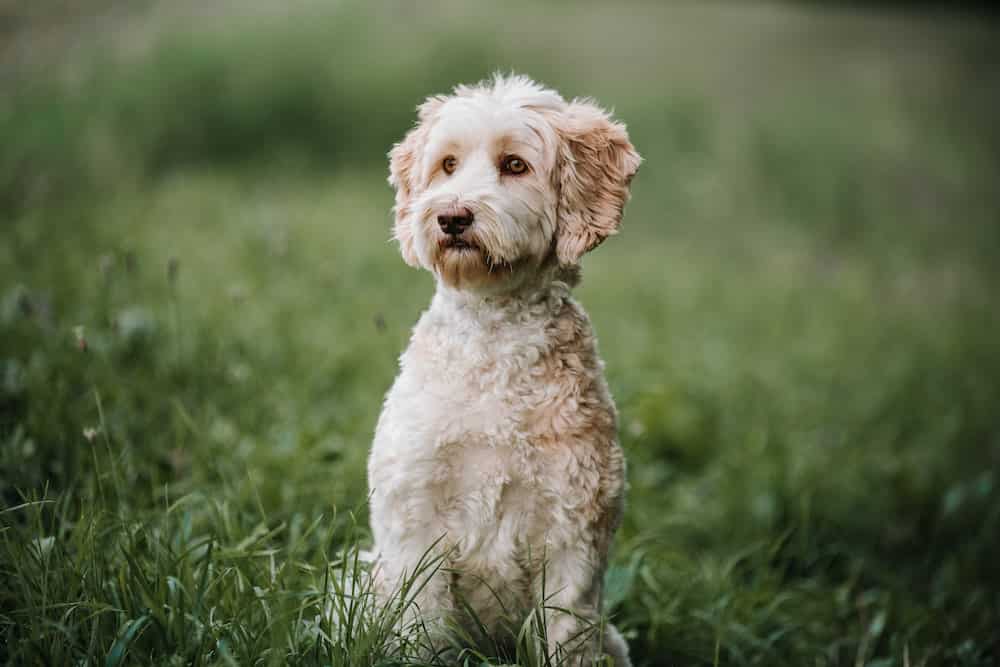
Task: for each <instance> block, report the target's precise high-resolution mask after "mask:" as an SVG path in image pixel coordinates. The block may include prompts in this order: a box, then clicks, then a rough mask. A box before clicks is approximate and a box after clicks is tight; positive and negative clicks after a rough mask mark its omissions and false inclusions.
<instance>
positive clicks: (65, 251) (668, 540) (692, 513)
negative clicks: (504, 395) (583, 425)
mask: <svg viewBox="0 0 1000 667" xmlns="http://www.w3.org/2000/svg"><path fill="white" fill-rule="evenodd" d="M570 6H571V5H570V4H569V3H558V2H553V3H549V4H537V3H526V2H514V3H510V4H507V3H505V4H504V5H503V9H501V8H499V7H493V6H492V5H487V4H482V5H478V4H476V5H471V4H466V3H459V2H458V1H457V0H455V1H454V2H435V3H427V4H426V5H419V9H418V6H417V5H408V4H402V3H400V4H380V3H379V4H371V5H367V4H365V5H362V4H354V3H337V4H326V5H319V4H317V3H311V2H307V1H304V0H303V1H299V2H293V3H291V4H289V5H288V6H287V7H284V6H283V7H282V9H280V10H279V9H276V8H275V9H271V8H269V7H268V6H267V5H266V4H265V3H258V2H251V3H245V4H237V3H227V2H215V3H209V4H197V3H194V2H186V1H184V2H178V3H175V4H168V3H157V2H152V1H148V2H143V3H135V4H134V5H125V4H120V3H115V2H108V1H102V2H97V1H96V0H95V1H93V2H90V3H87V4H85V5H83V7H89V9H86V10H81V9H79V8H76V7H75V6H73V7H71V3H51V6H50V7H49V8H48V9H45V7H46V5H45V3H42V4H40V5H38V6H37V8H36V9H30V8H28V7H30V5H29V4H25V5H23V8H19V7H17V6H15V5H14V4H12V3H6V4H0V18H2V19H4V21H2V22H0V26H2V27H3V31H2V32H0V39H3V40H5V41H6V43H7V48H5V49H4V50H3V51H0V660H2V661H3V662H4V663H6V664H12V665H13V664H51V665H69V664H99V663H102V662H103V663H104V664H106V665H109V666H110V665H119V664H136V665H146V664H165V665H166V664H169V665H183V664H196V665H209V664H220V665H224V664H269V665H270V664H274V665H283V664H302V665H307V664H333V665H393V664H409V663H408V662H407V661H408V660H411V659H410V658H408V657H407V655H406V653H407V651H406V650H405V648H400V646H399V645H397V644H394V643H392V642H390V641H389V639H388V638H387V631H386V628H385V622H386V616H385V614H381V615H380V614H378V613H366V614H361V615H360V616H354V615H350V612H352V611H354V610H356V606H357V605H359V604H360V603H358V602H357V600H358V598H357V596H355V597H352V596H351V595H350V591H349V590H348V591H346V592H345V591H344V589H343V587H342V586H341V585H340V583H342V582H344V581H346V580H349V579H350V575H351V574H352V573H353V572H354V570H355V569H357V568H359V567H361V566H360V565H358V564H357V563H355V562H354V560H353V554H355V553H356V548H357V547H359V546H360V547H361V548H363V547H365V546H367V545H370V538H369V536H368V527H367V510H366V496H367V489H366V480H365V460H366V455H367V448H368V445H369V441H370V438H371V434H372V431H373V428H374V423H375V419H376V417H377V415H378V410H379V407H380V403H381V398H382V395H383V394H384V392H385V390H386V389H387V388H388V386H389V384H390V382H391V381H392V378H393V376H394V374H395V367H396V359H397V357H398V355H399V353H400V352H401V350H402V349H403V347H404V346H405V344H406V341H407V337H408V333H409V328H410V327H411V326H412V324H413V323H414V322H415V320H416V318H417V316H418V314H419V313H420V311H421V310H422V309H423V308H424V307H425V306H426V304H427V303H428V301H429V299H430V296H431V293H432V291H433V281H432V279H431V278H430V276H429V275H427V274H422V273H418V272H416V271H415V270H413V269H410V268H408V267H407V266H405V265H404V263H403V262H402V260H401V259H400V257H399V255H398V252H397V249H396V247H395V245H394V244H392V243H390V242H388V239H389V223H390V213H389V210H390V207H391V202H392V195H391V191H390V189H389V187H388V185H387V184H386V183H385V177H386V172H387V170H386V163H385V153H386V151H387V150H388V148H389V147H390V146H391V144H392V143H393V142H394V141H396V140H398V139H399V138H400V137H401V136H402V135H403V133H404V132H405V131H406V129H407V128H408V127H409V126H410V124H411V123H412V122H413V117H414V114H413V109H414V106H415V105H416V104H417V103H418V102H419V101H420V100H421V99H422V98H423V97H424V96H426V95H428V94H432V93H440V92H445V91H447V90H448V89H449V88H450V87H451V86H452V85H453V84H454V83H457V82H462V81H475V80H478V79H480V78H482V77H484V76H486V75H488V74H489V73H490V72H492V71H495V70H497V69H499V70H503V71H507V70H511V69H514V70H516V71H521V72H525V73H528V74H531V75H532V76H534V77H536V78H538V79H540V80H542V81H544V82H546V83H547V84H549V85H551V86H553V87H555V88H557V89H559V90H560V91H561V92H563V93H564V94H565V95H567V96H575V95H579V96H593V97H595V98H597V99H599V100H601V101H602V102H604V103H605V104H607V105H608V106H613V107H614V108H615V112H616V115H617V116H618V117H620V118H621V119H623V120H624V121H625V122H626V123H627V124H628V126H629V129H630V132H631V135H632V139H633V141H634V143H635V145H636V147H637V148H638V149H639V151H640V152H641V153H642V154H643V156H644V157H645V159H646V161H645V164H644V166H643V168H642V170H641V172H640V173H639V175H638V176H637V177H636V179H635V182H634V188H633V199H632V202H631V203H630V204H629V206H628V208H627V210H626V215H625V222H624V225H623V227H622V232H621V234H620V235H618V236H616V237H615V238H613V239H611V240H609V242H608V243H606V244H605V245H603V246H601V248H599V249H598V250H597V251H595V252H594V253H593V254H592V255H591V256H589V257H588V258H587V259H586V261H585V264H584V281H583V284H582V285H581V287H580V288H579V289H578V297H579V299H580V300H581V301H582V303H583V304H584V306H585V307H586V308H587V310H588V311H589V313H590V315H591V318H592V320H593V322H594V325H595V327H596V330H597V332H598V335H599V338H600V343H601V353H602V355H603V357H604V359H605V362H606V364H607V372H608V377H609V382H610V385H611V388H612V391H613V393H614V395H615V398H616V400H617V403H618V407H619V412H620V416H621V441H622V444H623V447H624V448H625V450H626V454H627V457H628V460H629V483H630V489H629V493H628V509H627V513H626V519H625V523H624V525H623V527H622V529H621V531H620V533H619V536H618V539H617V542H616V548H615V552H614V559H613V567H612V569H611V571H610V572H609V573H608V580H607V612H608V614H609V615H610V616H611V617H612V618H613V619H614V620H615V623H616V624H617V625H618V626H619V627H620V628H621V629H622V630H623V632H624V633H625V635H626V638H627V639H628V641H629V644H630V647H631V651H632V656H633V659H634V661H635V663H636V664H637V665H751V664H753V665H766V666H780V665H789V666H803V665H815V666H831V667H832V666H836V665H852V666H854V665H856V666H861V665H872V666H876V665H877V666H879V667H889V666H898V667H904V666H905V667H909V666H911V665H912V666H917V665H926V666H928V667H930V666H935V665H956V666H958V665H961V666H963V667H972V666H977V667H986V666H988V665H998V664H1000V630H998V628H1000V567H998V565H997V561H996V558H997V554H998V553H1000V308H998V306H1000V304H998V298H997V294H996V292H997V288H998V287H1000V284H998V279H1000V190H998V184H1000V130H998V128H997V124H996V118H997V112H998V110H1000V92H998V89H997V87H996V83H997V78H998V77H997V74H998V72H997V68H998V63H1000V47H998V46H997V42H996V40H995V29H994V28H995V25H990V24H989V23H986V22H984V20H983V19H978V18H976V17H972V16H961V15H952V14H947V13H942V12H938V11H933V10H925V11H924V12H921V13H908V12H906V11H903V10H901V9H895V10H874V9H866V8H865V7H863V6H851V7H849V8H839V7H831V6H828V5H825V4H823V3H804V4H796V3H790V4H752V3H733V4H721V3H720V4H715V3H706V4H676V5H675V4H662V5H661V4H655V3H646V2H639V1H635V2H630V3H626V4H622V5H616V4H611V3H608V4H607V5H604V4H597V3H594V4H589V3H583V4H573V5H572V7H573V9H572V11H570V9H569V8H570ZM63 12H66V13H65V14H64V13H63ZM348 583H349V581H348ZM334 584H336V585H334ZM347 588H348V589H349V588H350V586H349V585H348V586H347ZM338 613H339V614H340V616H339V617H338ZM525 643H526V645H527V644H528V643H530V641H529V639H528V638H526V639H525ZM515 658H518V659H519V660H521V661H523V662H525V663H526V664H544V660H540V659H538V658H537V657H535V658H532V657H531V656H530V655H528V653H527V652H525V653H523V654H520V655H518V656H495V655H490V652H489V650H488V649H484V648H482V647H480V648H478V649H477V650H476V651H472V650H469V651H467V652H466V653H465V654H464V655H463V660H465V661H466V664H470V665H479V664H482V663H489V664H502V662H503V661H504V660H506V661H512V660H514V659H515Z"/></svg>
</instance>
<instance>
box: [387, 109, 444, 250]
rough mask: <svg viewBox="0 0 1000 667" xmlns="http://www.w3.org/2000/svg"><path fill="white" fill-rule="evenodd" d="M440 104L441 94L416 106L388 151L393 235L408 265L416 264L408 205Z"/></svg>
mask: <svg viewBox="0 0 1000 667" xmlns="http://www.w3.org/2000/svg"><path fill="white" fill-rule="evenodd" d="M443 103H444V98H442V97H431V98H429V99H427V101H425V102H424V103H423V104H421V105H420V106H419V107H417V117H418V118H419V122H418V123H417V125H416V126H415V127H414V128H413V129H412V130H410V131H409V132H407V133H406V136H405V137H403V140H402V141H400V142H399V143H398V144H396V145H395V146H393V147H392V150H391V151H389V185H391V186H392V187H393V188H395V190H396V205H395V206H394V207H393V209H392V210H393V213H394V214H395V216H396V221H395V224H394V225H393V230H392V232H393V237H394V238H395V239H396V241H397V242H399V251H400V253H402V255H403V259H404V260H405V261H406V263H407V264H409V265H410V266H419V261H418V259H417V253H416V251H415V250H414V248H413V231H412V230H411V229H410V226H409V224H407V222H406V218H407V216H409V214H410V205H411V204H412V202H413V198H414V196H415V195H416V194H417V192H418V190H419V189H420V158H421V155H422V154H423V148H424V143H425V142H426V140H427V133H428V131H429V128H430V124H431V122H432V120H433V117H434V115H435V113H436V112H437V110H438V109H439V108H440V107H441V105H442V104H443Z"/></svg>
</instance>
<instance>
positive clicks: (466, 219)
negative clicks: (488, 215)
mask: <svg viewBox="0 0 1000 667" xmlns="http://www.w3.org/2000/svg"><path fill="white" fill-rule="evenodd" d="M471 224H472V211H470V210H469V209H467V208H464V207H462V208H455V209H451V210H449V211H446V212H444V213H442V214H441V215H439V216H438V225H440V226H441V231H442V232H444V233H445V234H448V235H450V236H458V235H459V234H461V233H462V232H464V231H465V230H466V229H468V228H469V225H471Z"/></svg>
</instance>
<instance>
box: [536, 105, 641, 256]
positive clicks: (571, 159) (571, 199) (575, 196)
mask: <svg viewBox="0 0 1000 667" xmlns="http://www.w3.org/2000/svg"><path fill="white" fill-rule="evenodd" d="M556 130H557V132H558V133H559V136H560V139H561V140H560V146H559V155H558V156H557V165H558V166H557V170H556V178H557V180H556V187H557V188H559V221H558V228H557V230H556V256H557V257H558V259H559V263H560V264H563V265H573V264H576V263H577V262H578V261H579V260H580V258H581V257H582V256H583V254H584V253H586V252H587V251H588V250H592V249H593V248H595V247H597V246H598V245H600V243H601V242H602V241H604V239H606V238H607V237H608V236H610V235H611V234H614V233H615V232H616V231H617V229H618V226H619V225H620V224H621V220H622V210H623V209H624V207H625V202H626V201H628V198H629V185H630V183H631V181H632V177H633V176H634V175H635V173H636V171H638V169H639V164H640V163H641V162H642V158H641V157H640V156H639V154H638V153H637V152H636V150H635V148H633V147H632V143H631V142H630V141H629V138H628V133H627V132H626V131H625V126H624V125H622V124H621V123H617V122H615V121H613V120H611V117H610V116H609V115H608V113H607V112H606V111H604V110H603V109H601V108H600V107H598V106H597V105H596V104H594V103H592V102H590V101H587V100H583V101H581V100H574V101H573V102H571V103H570V104H568V105H567V107H566V109H565V110H564V111H563V112H562V113H561V114H559V116H558V120H557V122H556Z"/></svg>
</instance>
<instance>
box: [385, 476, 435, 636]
mask: <svg viewBox="0 0 1000 667" xmlns="http://www.w3.org/2000/svg"><path fill="white" fill-rule="evenodd" d="M385 488H389V489H390V490H389V491H388V492H382V491H381V489H385ZM424 495H425V494H421V493H419V492H418V491H415V490H414V489H412V488H409V487H405V486H402V485H397V486H395V487H393V486H390V485H388V484H383V485H381V486H379V487H375V488H374V490H373V492H372V497H371V514H372V516H371V519H372V530H373V533H374V537H375V546H376V549H377V550H378V552H379V555H378V564H377V566H376V577H375V584H376V592H377V594H378V598H379V600H380V603H381V606H382V608H383V609H384V610H385V612H387V613H389V614H391V615H392V616H393V617H394V626H395V630H396V632H397V635H398V640H399V642H400V643H401V644H407V645H410V646H411V647H412V646H413V645H415V644H416V645H421V646H423V647H425V648H428V649H431V650H432V651H436V650H437V649H439V648H440V647H441V646H442V645H443V643H444V641H445V629H446V627H447V620H448V618H449V617H450V616H451V614H452V613H453V606H454V605H453V604H452V596H451V591H450V578H449V575H448V574H447V572H446V571H445V565H446V560H447V544H446V542H445V539H444V537H445V529H444V527H443V525H441V524H440V522H438V521H435V520H434V516H435V513H434V511H433V508H432V507H431V506H430V505H429V502H428V501H427V499H426V498H424ZM425 505H426V506H425ZM416 517H421V518H422V519H423V520H421V521H417V520H416Z"/></svg>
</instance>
